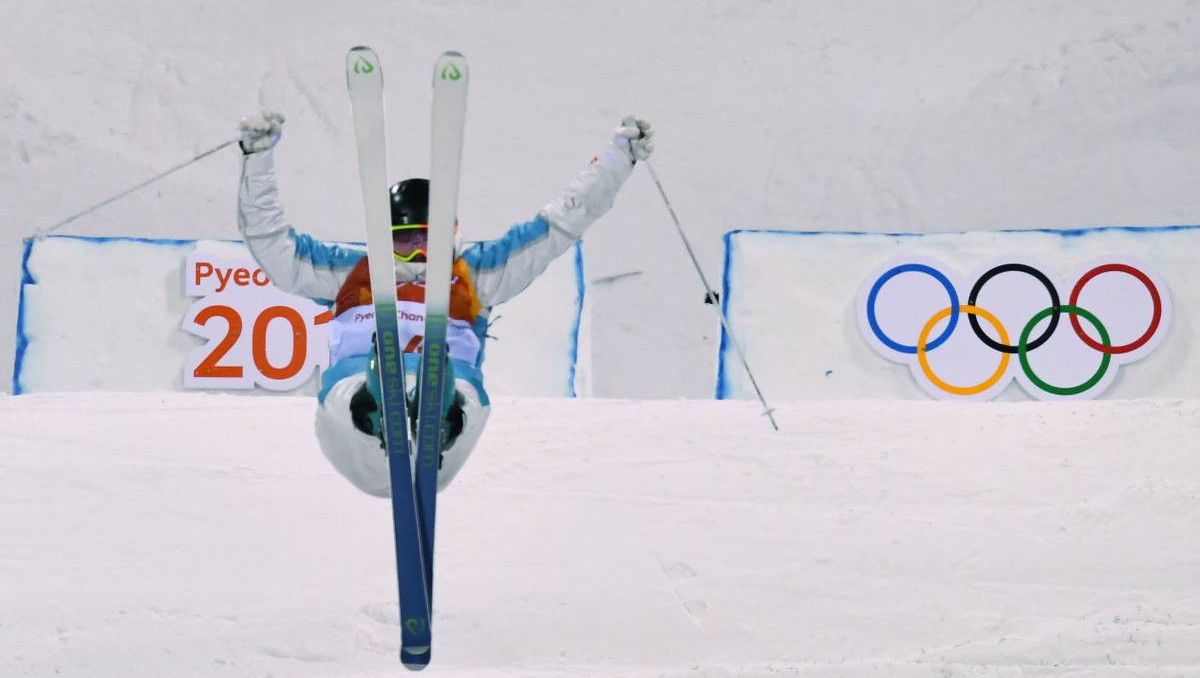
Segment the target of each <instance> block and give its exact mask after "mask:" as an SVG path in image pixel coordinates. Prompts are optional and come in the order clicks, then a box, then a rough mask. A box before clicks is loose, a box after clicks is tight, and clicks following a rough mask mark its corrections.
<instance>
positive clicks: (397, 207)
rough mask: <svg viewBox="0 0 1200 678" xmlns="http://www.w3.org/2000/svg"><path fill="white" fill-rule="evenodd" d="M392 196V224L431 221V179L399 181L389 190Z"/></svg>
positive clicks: (404, 224) (403, 224) (399, 224)
mask: <svg viewBox="0 0 1200 678" xmlns="http://www.w3.org/2000/svg"><path fill="white" fill-rule="evenodd" d="M388 192H389V193H390V194H391V197H392V225H393V226H408V225H411V224H428V223H429V180H428V179H405V180H404V181H397V182H396V183H395V184H393V185H392V188H391V190H390V191H388Z"/></svg>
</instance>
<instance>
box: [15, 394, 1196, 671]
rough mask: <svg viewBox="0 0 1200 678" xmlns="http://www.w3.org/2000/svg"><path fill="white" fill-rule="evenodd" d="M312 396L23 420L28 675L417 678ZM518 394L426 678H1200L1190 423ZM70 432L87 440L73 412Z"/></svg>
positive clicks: (29, 401)
mask: <svg viewBox="0 0 1200 678" xmlns="http://www.w3.org/2000/svg"><path fill="white" fill-rule="evenodd" d="M313 407H314V400H313V399H312V398H298V397H280V398H254V399H248V398H241V397H236V396H222V395H208V394H161V395H153V394H111V393H110V394H70V395H50V394H45V395H42V394H35V395H29V396H16V397H0V430H3V431H4V432H5V442H4V449H3V454H0V497H2V498H3V499H2V500H0V534H3V535H5V539H4V544H3V548H2V550H0V600H3V601H4V604H3V609H2V611H0V666H3V667H4V670H3V674H4V675H5V676H23V677H26V676H27V677H31V678H33V677H36V678H40V677H42V676H45V677H50V676H58V675H63V676H88V677H89V678H100V677H108V676H114V677H115V676H123V677H131V678H132V677H140V676H145V677H146V678H160V677H161V676H178V677H190V676H196V677H199V676H205V677H208V678H212V677H217V676H237V677H239V678H241V677H247V678H261V677H262V676H289V677H290V678H306V677H310V676H338V677H340V678H349V677H356V676H380V675H399V674H398V673H397V672H403V669H402V668H401V667H400V666H399V665H398V660H397V655H398V650H399V633H398V629H397V609H396V593H395V580H394V563H393V554H392V553H391V548H392V547H391V544H390V541H389V539H388V535H389V534H390V526H389V510H388V504H387V503H386V502H385V501H381V500H378V499H373V498H369V497H367V496H365V495H362V494H361V493H359V492H357V491H356V490H354V489H353V488H352V487H350V485H349V484H348V483H346V482H345V481H343V480H342V479H340V478H339V477H337V476H336V474H335V472H334V471H333V470H332V469H331V468H330V467H329V466H328V464H327V463H326V462H325V460H324V458H323V457H322V456H321V454H320V452H319V451H318V450H317V449H316V447H315V443H314V441H313V436H312V432H311V426H310V425H309V424H308V422H309V421H310V420H311V418H312V415H313ZM778 416H779V419H780V426H781V429H782V431H781V432H780V433H778V434H776V433H774V432H772V431H771V429H770V428H769V427H768V426H766V424H765V422H763V421H762V420H761V418H760V417H759V416H758V414H757V408H756V407H755V406H754V405H753V404H752V403H748V402H742V401H681V402H672V401H657V402H632V401H605V400H590V399H580V400H570V399H509V398H504V399H497V401H496V402H495V403H494V415H493V417H492V421H491V422H490V426H489V430H488V432H487V434H486V435H485V436H484V438H483V440H482V442H481V443H480V446H479V448H478V449H477V450H476V452H475V454H474V457H473V458H472V460H471V462H470V464H468V466H467V467H466V469H464V471H463V473H462V474H461V476H460V477H459V478H458V479H457V480H456V482H455V484H454V485H453V486H452V487H451V488H450V489H449V490H448V491H446V492H445V493H443V495H442V497H441V500H440V502H439V510H438V523H439V527H438V545H437V548H438V556H437V568H438V573H437V591H436V594H435V617H434V625H435V629H436V632H435V641H434V642H435V645H434V653H433V657H434V662H433V664H432V666H431V668H430V671H431V672H432V673H431V675H435V674H436V675H447V676H451V675H452V676H478V677H488V678H492V677H506V676H514V677H515V676H545V677H547V678H549V677H552V676H553V677H559V678H562V677H583V676H597V677H599V676H614V675H620V676H635V677H640V676H644V677H646V678H651V677H668V678H674V677H678V678H685V677H691V678H695V677H705V678H720V677H739V678H741V677H745V678H750V677H756V678H757V677H764V678H765V677H768V676H799V677H803V678H817V677H821V678H833V677H838V678H926V677H929V678H935V677H936V678H946V677H954V678H968V677H969V678H980V677H984V678H999V677H1003V678H1010V677H1012V678H1015V677H1017V676H1020V677H1022V678H1025V677H1029V676H1037V677H1043V676H1055V677H1066V676H1070V677H1071V678H1128V677H1130V676H1139V677H1143V678H1167V677H1170V678H1184V677H1185V676H1187V677H1190V676H1195V675H1197V674H1198V673H1200V587H1198V584H1197V578H1196V572H1197V571H1198V570H1200V547H1198V546H1197V540H1196V537H1195V535H1196V534H1197V531H1198V530H1200V501H1198V499H1200V483H1198V482H1197V478H1196V468H1197V451H1196V449H1195V447H1194V446H1189V445H1183V444H1181V442H1182V441H1194V440H1195V439H1196V436H1197V435H1198V434H1200V425H1198V423H1197V422H1200V404H1198V403H1197V402H1196V401H1177V400H1175V401H1168V400H1161V401H1152V400H1143V401H1092V402H1086V403H940V402H919V401H855V402H845V401H843V402H837V401H834V402H823V403H817V402H812V403H803V404H800V403H796V404H788V405H784V406H782V407H780V409H779V412H778ZM66 422H69V424H70V425H69V426H66V425H64V423H66Z"/></svg>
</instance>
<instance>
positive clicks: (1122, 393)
mask: <svg viewBox="0 0 1200 678" xmlns="http://www.w3.org/2000/svg"><path fill="white" fill-rule="evenodd" d="M1198 256H1200V226H1164V227H1145V228H1132V227H1107V228H1094V229H1082V230H1071V231H1049V230H1017V231H992V232H968V233H938V234H913V233H904V234H884V233H832V232H792V231H751V230H738V231H732V232H730V233H728V234H726V236H725V270H724V284H723V290H724V292H723V295H722V306H723V308H724V309H725V312H726V313H727V314H728V318H729V323H730V327H731V330H732V333H733V335H734V337H735V338H736V339H737V340H738V341H739V342H741V343H742V345H743V346H744V349H745V353H746V356H747V360H748V362H749V364H750V366H751V369H753V370H754V371H755V376H756V378H757V379H758V381H759V385H760V387H761V388H762V390H763V392H764V393H765V394H766V395H767V397H768V399H769V400H770V399H775V400H811V399H833V398H901V399H925V398H929V397H942V396H943V395H946V393H945V392H944V391H943V390H942V389H939V388H936V387H933V386H931V385H930V383H929V381H928V379H927V378H924V377H922V375H923V374H926V373H927V372H926V370H925V369H922V368H921V366H920V365H919V364H918V361H917V359H916V357H915V355H910V356H908V357H907V358H906V359H907V361H908V362H907V363H906V362H905V359H902V358H901V357H899V356H891V358H890V359H889V357H886V356H885V355H884V351H882V350H879V347H878V344H879V342H878V341H875V340H873V339H872V338H871V337H872V336H894V337H895V339H896V341H895V343H896V344H897V345H901V346H907V347H915V346H916V345H917V338H918V337H919V335H920V331H921V329H922V327H923V323H925V322H926V320H927V319H929V318H931V314H932V313H936V312H937V310H938V308H939V307H946V306H948V304H947V296H948V295H947V289H948V288H949V287H954V288H956V289H957V296H958V303H959V304H960V305H961V304H967V303H968V300H969V297H970V296H971V290H972V288H974V287H976V285H977V284H978V285H979V287H980V294H979V297H980V301H979V307H981V308H984V309H985V310H986V309H987V308H992V310H993V311H996V313H995V315H996V316H998V320H999V321H1000V323H1001V324H1003V325H1004V326H1005V327H1007V331H1008V333H1009V335H1011V336H1010V337H1009V341H1008V342H1005V343H1003V345H1005V346H1016V345H1017V344H1018V343H1019V335H1020V334H1021V331H1022V329H1023V327H1024V325H1025V323H1026V321H1027V320H1030V318H1031V315H1030V311H1035V310H1036V309H1037V308H1040V307H1045V306H1047V305H1048V304H1047V301H1046V299H1047V288H1046V287H1045V286H1043V285H1042V283H1041V282H1040V281H1039V280H1038V279H1037V278H1036V277H1035V275H1033V274H1032V273H1031V271H1035V270H1041V271H1044V273H1045V275H1046V277H1047V278H1048V279H1049V280H1050V281H1052V283H1053V285H1054V286H1055V287H1056V288H1057V290H1058V293H1059V295H1060V297H1061V299H1060V302H1061V304H1064V305H1066V304H1067V303H1068V302H1069V301H1070V296H1071V293H1072V291H1073V289H1074V288H1075V286H1076V285H1078V284H1079V281H1080V280H1081V277H1085V276H1086V274H1087V273H1088V272H1089V271H1091V270H1093V269H1094V268H1095V267H1096V266H1098V265H1100V264H1101V263H1102V262H1106V261H1117V260H1120V261H1123V262H1134V263H1133V264H1132V265H1133V266H1136V267H1137V268H1138V270H1145V271H1147V272H1148V275H1149V277H1150V278H1153V281H1154V283H1155V284H1156V285H1157V286H1162V287H1163V293H1162V295H1161V300H1160V301H1161V303H1160V304H1158V307H1160V308H1159V310H1160V311H1161V313H1160V314H1159V315H1161V321H1160V322H1159V323H1158V325H1157V327H1156V329H1155V330H1154V331H1153V332H1151V331H1149V330H1148V329H1147V328H1149V327H1150V326H1151V324H1152V322H1153V321H1154V320H1155V318H1157V317H1158V316H1157V315H1155V308H1156V306H1155V304H1154V302H1153V301H1152V299H1151V295H1150V293H1149V289H1150V285H1149V284H1148V282H1147V283H1146V284H1144V283H1143V282H1142V281H1140V280H1139V279H1138V278H1136V277H1134V276H1132V275H1124V274H1111V275H1099V276H1097V277H1094V278H1092V279H1090V280H1089V281H1088V285H1089V286H1092V289H1091V290H1090V291H1088V290H1085V291H1084V292H1083V295H1082V298H1083V299H1084V300H1086V303H1085V301H1080V302H1079V304H1078V305H1079V306H1080V307H1085V308H1092V310H1094V311H1095V315H1096V317H1097V318H1098V319H1099V320H1101V321H1103V323H1104V324H1105V325H1106V326H1108V327H1109V328H1110V333H1111V334H1112V335H1113V336H1112V337H1111V338H1110V339H1111V341H1110V345H1111V346H1112V347H1119V346H1127V345H1131V344H1133V343H1134V342H1135V341H1137V340H1138V339H1139V338H1140V337H1143V336H1144V337H1145V338H1146V339H1147V340H1149V341H1148V343H1147V344H1146V345H1145V346H1143V347H1141V348H1140V349H1139V350H1138V351H1136V352H1133V353H1127V354H1112V356H1111V363H1112V364H1111V365H1107V371H1106V372H1105V374H1104V375H1103V379H1102V380H1100V383H1099V385H1098V386H1097V387H1096V388H1095V389H1093V391H1091V392H1087V393H1083V394H1082V396H1081V397H1104V398H1147V397H1153V398H1196V397H1200V360H1198V358H1200V354H1198V351H1200V342H1198V341H1197V338H1196V334H1195V331H1194V328H1193V318H1192V314H1193V313H1194V312H1195V311H1194V309H1196V308H1200V270H1198V269H1200V267H1197V265H1196V261H1197V258H1198ZM905 262H910V263H911V264H912V265H913V266H916V267H919V269H920V270H918V271H916V272H915V273H912V274H910V276H909V277H910V278H912V279H913V280H914V281H916V282H914V283H913V284H912V285H910V291H911V292H912V294H908V295H901V294H899V293H895V289H893V288H892V287H889V285H893V286H894V284H895V282H896V281H898V280H900V279H901V278H903V276H894V277H893V278H888V279H886V280H884V281H883V282H880V281H881V279H882V278H884V277H885V276H886V274H887V272H888V271H892V270H894V269H895V267H897V266H901V265H904V264H905ZM1004 262H1020V263H1021V264H1023V265H1026V266H1028V269H1025V270H1024V272H1021V271H1017V272H1015V273H1014V272H1011V271H1010V272H1009V273H1007V274H1004V275H998V276H993V277H988V278H986V279H985V280H984V282H983V283H982V284H980V283H979V281H980V280H981V279H982V278H985V277H986V276H987V274H988V272H989V271H991V270H993V269H994V268H996V267H997V266H1001V265H1003V264H1004ZM1130 270H1132V269H1130ZM922 271H924V273H922ZM934 271H944V272H945V275H946V280H947V281H948V282H951V283H953V284H952V285H947V286H946V287H943V286H941V285H940V284H939V282H938V280H937V279H936V278H935V277H934V276H933V275H932V272H934ZM1005 275H1007V276H1008V277H1009V282H1008V283H1004V282H1003V280H1004V279H1005ZM1016 278H1023V282H1021V281H1019V280H1017V281H1016V284H1017V286H1018V287H1020V285H1024V289H1023V290H1018V291H1017V293H1018V294H1019V295H1024V296H1025V297H1027V299H1028V301H1029V303H1028V304H1026V305H1025V307H1024V308H1016V309H1014V308H1003V304H1000V308H993V304H996V303H998V302H997V299H998V297H997V296H996V294H998V291H999V290H1000V289H1001V288H1002V287H1003V286H1004V285H1005V284H1012V283H1013V281H1014V280H1016ZM1100 280H1106V281H1107V282H1106V284H1107V285H1108V286H1107V287H1105V286H1103V285H1100V286H1097V285H1098V281H1100ZM922 281H923V282H922ZM1122 281H1123V282H1122ZM922 284H923V285H924V286H925V287H924V288H921V287H920V286H921V285H922ZM872 288H875V291H876V296H875V297H873V298H872V297H871V290H872ZM987 288H992V289H990V290H989V289H987ZM896 289H899V288H896ZM889 290H892V292H893V293H892V296H891V297H888V294H889ZM926 293H928V294H926ZM989 294H991V295H992V296H991V297H989V296H988V295H989ZM1089 294H1090V296H1089ZM920 295H925V296H927V297H928V299H929V301H928V303H927V304H926V307H925V309H924V310H923V311H916V312H912V313H909V314H908V317H906V318H904V319H902V320H900V321H897V320H896V319H895V317H893V318H892V319H891V323H892V324H891V325H890V326H889V325H888V324H887V323H888V319H887V318H886V317H885V316H886V315H887V313H886V311H888V308H890V307H899V306H901V305H902V304H903V303H908V302H910V301H911V297H915V296H920ZM901 297H909V299H902V298H901ZM868 299H869V300H870V301H871V302H872V311H873V312H875V311H878V313H877V314H874V313H873V315H872V317H877V318H879V320H878V322H879V327H877V328H876V329H879V332H878V334H876V333H875V332H874V331H873V330H872V329H871V327H870V322H868V321H866V320H865V318H866V317H867V316H866V314H865V312H864V307H865V305H866V301H867V300H868ZM985 299H989V300H988V301H986V302H985V301H984V300H985ZM1030 304H1032V306H1031V305H1030ZM1122 304H1125V305H1124V306H1122ZM915 305H916V306H918V307H919V306H920V303H917V304H915ZM1018 306H1020V304H1018ZM980 313H982V311H981V312H980ZM894 315H895V314H893V316H894ZM1063 315H1064V317H1063V318H1062V319H1061V321H1060V323H1059V327H1058V330H1056V331H1052V332H1051V334H1053V335H1054V336H1053V341H1054V342H1060V343H1063V345H1062V346H1061V348H1062V349H1063V351H1064V353H1063V355H1079V356H1081V357H1080V358H1079V361H1080V362H1081V364H1082V365H1083V366H1084V367H1083V368H1082V369H1084V371H1085V372H1086V373H1084V374H1082V375H1078V374H1076V375H1074V376H1061V375H1060V376H1057V377H1055V378H1054V379H1047V381H1051V382H1054V381H1055V380H1058V381H1059V383H1066V382H1067V381H1070V380H1071V379H1077V380H1086V379H1087V377H1088V374H1089V373H1090V371H1091V370H1095V369H1097V366H1098V365H1100V364H1101V363H1102V362H1103V359H1104V354H1103V353H1101V352H1099V351H1096V350H1093V349H1091V348H1089V347H1086V346H1084V345H1083V343H1082V341H1081V340H1080V339H1079V338H1078V336H1077V335H1076V333H1075V332H1073V331H1072V326H1073V323H1072V317H1071V314H1067V313H1064V314H1063ZM966 316H967V314H966V313H963V314H960V316H959V320H960V322H959V324H958V327H957V328H956V329H955V330H954V331H952V332H951V333H950V334H951V335H953V336H952V337H951V340H950V341H947V342H946V347H943V348H942V349H940V350H939V351H934V350H932V348H933V344H934V343H935V342H936V341H937V339H938V338H940V337H941V336H942V334H943V332H944V331H945V329H946V326H947V323H948V322H949V319H948V318H947V319H943V320H942V321H941V322H940V323H933V324H931V325H930V327H931V328H932V329H931V331H930V332H929V333H928V334H927V335H926V343H927V348H929V349H930V350H929V351H928V352H926V353H925V356H924V358H925V359H926V361H927V364H926V368H927V369H928V374H934V373H935V372H939V371H942V370H944V369H946V362H945V359H944V358H943V357H942V355H944V354H945V353H946V352H947V351H948V350H951V349H950V348H949V347H951V344H952V343H953V342H960V343H963V342H965V343H971V344H974V345H975V346H976V348H969V347H968V348H963V349H962V350H964V351H967V352H970V351H977V352H976V354H974V355H972V356H968V360H973V361H975V363H977V364H978V367H979V373H978V375H976V377H974V378H968V377H966V376H964V377H962V381H961V382H959V383H962V384H967V383H971V384H975V383H980V384H982V383H983V381H985V380H986V379H987V378H988V375H989V374H993V372H992V370H994V369H995V368H996V366H997V364H999V361H1001V360H1003V356H1002V355H1001V352H1000V351H997V350H994V349H990V348H988V347H986V346H984V345H983V344H982V343H981V342H979V341H978V340H977V339H976V337H975V336H972V331H971V326H970V324H969V322H968V320H969V319H970V318H968V317H966ZM978 317H979V318H980V319H979V320H977V322H978V323H979V324H980V325H981V326H984V327H987V326H989V325H991V322H990V321H987V322H984V321H983V320H982V316H978ZM1122 319H1123V320H1122ZM1048 322H1050V321H1049V318H1046V319H1044V320H1043V321H1042V325H1040V326H1038V327H1034V328H1032V332H1031V333H1030V336H1029V337H1028V338H1027V342H1026V344H1027V346H1029V345H1031V344H1032V343H1033V342H1034V341H1036V340H1037V339H1038V338H1039V337H1040V336H1041V335H1042V334H1043V333H1045V331H1046V323H1048ZM1079 322H1080V324H1081V325H1082V326H1084V327H1085V328H1086V332H1087V333H1088V334H1091V335H1094V334H1095V330H1093V329H1092V328H1090V327H1087V326H1088V325H1089V324H1091V323H1090V321H1088V322H1082V321H1079ZM880 328H882V329H880ZM1114 328H1115V329H1114ZM986 331H987V333H988V334H994V330H992V329H988V330H986ZM1118 335H1119V336H1118ZM993 338H995V337H994V336H993ZM1096 341H1097V343H1099V342H1100V340H1099V339H1096ZM873 343H874V344H876V345H872V344H873ZM1049 346H1051V343H1047V344H1046V346H1045V347H1041V348H1035V350H1031V351H1029V352H1028V354H1027V358H1028V360H1029V371H1030V372H1031V373H1038V372H1040V373H1043V375H1045V374H1055V373H1056V371H1057V372H1058V373H1064V372H1070V371H1071V369H1072V368H1071V367H1070V366H1064V365H1063V364H1062V363H1064V362H1070V361H1064V360H1046V359H1045V358H1039V351H1040V352H1041V355H1043V356H1045V355H1049V354H1048V353H1046V352H1047V351H1049V350H1050V349H1049V348H1048V347H1049ZM960 348H961V347H960ZM910 350H911V349H910ZM1072 351H1074V354H1072V353H1071V352H1072ZM1020 358H1021V356H1019V355H1017V354H1016V353H1015V352H1014V353H1013V354H1011V355H1010V356H1009V360H1008V363H1007V368H1005V369H1002V370H1001V372H1003V374H1001V372H996V373H995V374H998V375H1000V376H999V377H998V380H997V382H995V386H994V387H993V388H992V390H991V391H990V392H986V393H977V394H975V396H976V399H980V398H983V399H991V398H996V399H1000V400H1026V399H1031V398H1040V399H1049V398H1050V396H1051V395H1052V394H1047V393H1046V392H1044V391H1042V390H1041V389H1038V388H1036V387H1034V386H1031V385H1030V384H1029V383H1028V378H1027V377H1026V376H1025V371H1024V370H1023V369H1022V363H1021V360H1020ZM1077 367H1078V366H1077ZM717 371H718V376H717V384H716V397H717V398H754V397H755V394H754V390H753V387H752V384H751V383H750V380H749V379H748V378H747V376H746V372H745V370H744V369H743V368H742V364H741V360H740V358H739V357H738V355H737V352H736V350H735V347H734V345H733V344H732V343H731V342H730V340H729V337H728V336H724V335H723V337H722V341H721V347H720V352H719V359H718V370H717ZM1076 371H1078V370H1076ZM1096 374H1099V372H1097V373H1096ZM973 379H974V380H973ZM947 381H950V380H949V379H947ZM923 382H924V383H923ZM1017 382H1020V383H1017Z"/></svg>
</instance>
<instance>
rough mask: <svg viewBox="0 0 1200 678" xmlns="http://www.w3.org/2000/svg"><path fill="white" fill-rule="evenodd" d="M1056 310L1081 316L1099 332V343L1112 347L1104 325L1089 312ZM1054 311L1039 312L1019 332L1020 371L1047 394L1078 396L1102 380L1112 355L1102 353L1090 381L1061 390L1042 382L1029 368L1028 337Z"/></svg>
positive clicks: (1077, 308) (1076, 308)
mask: <svg viewBox="0 0 1200 678" xmlns="http://www.w3.org/2000/svg"><path fill="white" fill-rule="evenodd" d="M1058 310H1060V311H1065V312H1066V313H1071V314H1074V315H1078V316H1082V317H1083V318H1084V319H1085V320H1087V321H1088V322H1090V323H1091V324H1092V327H1095V328H1096V330H1097V331H1099V332H1100V341H1101V343H1103V344H1104V345H1105V346H1112V342H1111V341H1110V340H1109V338H1108V330H1106V329H1104V325H1102V324H1101V323H1100V319H1099V318H1097V317H1096V316H1094V315H1092V314H1091V312H1089V311H1085V310H1084V309H1082V308H1080V307H1078V306H1070V305H1067V304H1064V305H1062V306H1059V307H1058ZM1054 311H1055V309H1054V307H1053V306H1051V307H1050V308H1047V309H1045V310H1044V311H1040V312H1039V313H1038V314H1037V315H1035V316H1033V319H1032V320H1030V321H1029V324H1027V325H1025V329H1024V330H1023V331H1022V332H1021V341H1020V342H1019V343H1018V344H1017V354H1018V356H1019V357H1020V358H1021V369H1022V370H1024V371H1025V376H1027V377H1029V381H1032V382H1033V384H1034V385H1035V386H1037V387H1038V388H1040V389H1042V390H1043V391H1045V392H1047V393H1053V394H1054V395H1060V396H1073V395H1079V394H1080V393H1083V392H1084V391H1087V390H1088V389H1090V388H1092V387H1093V386H1095V385H1096V384H1098V383H1099V382H1100V380H1101V379H1103V378H1104V373H1105V372H1107V371H1108V364H1109V362H1111V361H1112V355H1111V354H1109V353H1104V354H1103V355H1104V358H1103V359H1102V360H1101V361H1100V369H1098V370H1096V373H1095V374H1093V375H1092V378H1091V379H1088V380H1087V381H1085V382H1083V383H1082V384H1080V385H1078V386H1072V387H1067V388H1063V387H1061V386H1054V385H1053V384H1048V383H1046V382H1045V381H1042V380H1041V379H1040V378H1039V377H1038V376H1037V375H1036V374H1034V373H1033V368H1032V367H1030V366H1029V356H1028V353H1029V349H1028V342H1029V335H1030V334H1031V333H1032V332H1033V328H1034V327H1035V326H1036V325H1037V324H1038V322H1039V321H1040V320H1041V319H1042V318H1045V317H1047V316H1049V315H1051V314H1052V313H1054Z"/></svg>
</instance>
